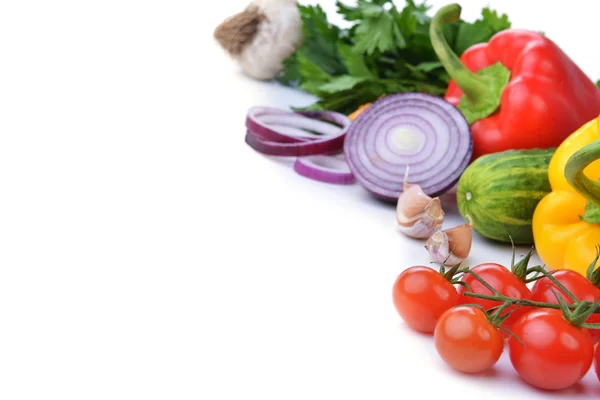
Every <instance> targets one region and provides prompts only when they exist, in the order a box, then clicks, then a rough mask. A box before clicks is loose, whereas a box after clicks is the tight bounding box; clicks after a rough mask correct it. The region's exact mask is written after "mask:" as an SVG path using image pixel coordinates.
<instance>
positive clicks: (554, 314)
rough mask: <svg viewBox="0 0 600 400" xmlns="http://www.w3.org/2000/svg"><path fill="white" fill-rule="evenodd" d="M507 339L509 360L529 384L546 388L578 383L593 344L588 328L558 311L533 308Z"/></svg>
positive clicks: (590, 356) (591, 355)
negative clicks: (575, 322) (580, 326)
mask: <svg viewBox="0 0 600 400" xmlns="http://www.w3.org/2000/svg"><path fill="white" fill-rule="evenodd" d="M512 332H513V333H514V334H515V335H516V336H517V337H518V338H519V339H521V341H522V342H523V343H524V345H525V346H523V345H522V344H520V343H519V342H518V341H517V340H515V338H513V337H510V338H509V339H508V349H509V352H510V361H511V362H512V365H513V367H514V368H515V370H516V371H517V373H518V374H519V375H520V376H521V378H523V380H525V381H526V382H527V383H529V384H530V385H532V386H535V387H538V388H540V389H546V390H561V389H566V388H568V387H570V386H572V385H574V384H576V383H577V382H579V381H580V380H581V379H582V378H583V377H584V375H585V374H586V373H587V372H588V370H589V369H590V367H591V365H592V361H593V358H594V343H593V341H592V337H591V336H590V333H589V332H588V331H587V329H583V328H579V327H576V326H574V325H572V324H570V323H569V322H567V320H565V319H564V318H563V316H562V314H561V312H560V311H558V310H551V309H536V310H534V311H531V312H529V313H527V314H525V315H524V316H523V317H521V318H520V319H519V320H518V321H517V322H515V324H514V325H513V326H512Z"/></svg>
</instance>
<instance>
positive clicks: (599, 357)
mask: <svg viewBox="0 0 600 400" xmlns="http://www.w3.org/2000/svg"><path fill="white" fill-rule="evenodd" d="M595 364H596V376H597V377H598V380H600V346H596V356H595Z"/></svg>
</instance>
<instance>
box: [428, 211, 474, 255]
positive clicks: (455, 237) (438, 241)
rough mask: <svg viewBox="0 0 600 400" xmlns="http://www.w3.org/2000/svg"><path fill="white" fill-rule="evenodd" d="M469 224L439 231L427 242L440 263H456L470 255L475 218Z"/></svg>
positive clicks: (469, 218)
mask: <svg viewBox="0 0 600 400" xmlns="http://www.w3.org/2000/svg"><path fill="white" fill-rule="evenodd" d="M467 218H468V220H469V223H468V224H464V225H460V226H457V227H454V228H450V229H446V230H443V231H437V232H435V233H434V234H433V235H431V237H430V238H429V240H427V243H426V244H425V248H426V249H427V250H428V251H429V254H430V255H431V257H433V259H434V260H435V261H436V262H438V263H443V264H444V265H456V264H458V263H460V262H462V261H463V260H464V259H465V258H467V257H468V256H469V253H470V252H471V244H472V243H473V220H472V219H471V217H469V216H468V215H467Z"/></svg>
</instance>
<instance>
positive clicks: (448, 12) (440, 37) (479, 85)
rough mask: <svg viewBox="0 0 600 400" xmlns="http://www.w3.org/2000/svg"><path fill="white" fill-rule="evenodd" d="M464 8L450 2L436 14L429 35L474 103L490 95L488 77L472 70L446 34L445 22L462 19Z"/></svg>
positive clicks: (468, 98) (467, 96)
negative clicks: (458, 54) (449, 41)
mask: <svg viewBox="0 0 600 400" xmlns="http://www.w3.org/2000/svg"><path fill="white" fill-rule="evenodd" d="M461 11H462V8H461V6H460V5H458V4H449V5H447V6H445V7H442V8H440V10H439V11H438V12H437V13H436V14H435V16H434V17H433V19H432V21H431V25H430V28H429V29H430V32H429V36H430V37H431V44H432V45H433V49H434V50H435V52H436V54H437V56H438V58H439V59H440V61H441V63H442V64H443V65H444V68H445V69H446V71H447V72H448V75H450V77H451V78H452V79H454V81H455V82H456V84H457V85H458V86H459V87H460V88H461V90H462V91H463V93H464V94H465V96H466V98H467V100H468V101H469V102H470V103H472V104H475V103H478V102H483V101H486V99H487V98H488V97H489V96H488V87H489V85H488V82H487V80H488V79H487V78H486V77H483V76H479V75H477V74H475V73H473V72H471V71H470V70H469V69H468V68H467V67H466V66H465V65H464V64H463V63H462V62H461V61H460V58H458V56H457V55H456V54H455V53H454V51H452V48H451V47H450V45H449V44H448V41H447V40H446V37H445V36H444V30H443V27H444V24H445V23H451V22H456V21H458V20H459V19H460V13H461Z"/></svg>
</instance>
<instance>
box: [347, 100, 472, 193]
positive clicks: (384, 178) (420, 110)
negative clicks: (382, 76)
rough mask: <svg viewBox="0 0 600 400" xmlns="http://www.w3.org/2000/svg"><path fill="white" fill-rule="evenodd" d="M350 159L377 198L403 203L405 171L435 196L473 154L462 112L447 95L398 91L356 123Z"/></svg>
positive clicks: (449, 184)
mask: <svg viewBox="0 0 600 400" xmlns="http://www.w3.org/2000/svg"><path fill="white" fill-rule="evenodd" d="M344 153H345V155H346V161H347V162H348V166H349V167H350V169H351V171H352V173H353V174H354V176H355V177H356V179H357V180H358V182H359V183H361V184H362V185H363V186H364V187H365V188H366V189H367V190H368V191H370V192H371V193H373V194H374V195H375V196H377V197H379V198H381V199H383V200H386V201H390V202H396V201H398V198H399V197H400V194H401V193H402V190H403V187H404V182H403V179H404V174H405V172H406V168H407V167H408V166H410V183H413V184H419V185H420V186H421V188H422V189H423V192H425V193H426V194H428V195H429V196H432V197H435V196H437V195H439V194H442V193H443V192H445V191H446V190H448V189H450V188H451V187H452V186H453V185H454V184H455V183H456V182H457V181H458V179H459V177H460V175H461V174H462V172H463V171H464V170H465V168H466V167H467V165H468V164H469V161H470V160H471V156H472V155H473V139H472V137H471V131H470V129H469V124H468V123H467V121H466V120H465V118H464V116H463V115H462V113H461V112H460V111H459V110H458V109H457V108H456V107H454V106H453V105H452V104H450V103H448V102H447V101H445V100H443V99H442V98H439V97H435V96H431V95H428V94H424V93H399V94H394V95H390V96H387V97H385V98H383V99H381V100H378V101H376V102H375V103H373V104H372V105H371V106H370V107H369V108H367V109H366V110H365V111H364V112H363V113H362V114H361V115H360V116H359V117H358V118H357V119H356V120H355V121H354V123H353V124H352V126H351V127H350V129H349V130H348V134H347V135H346V140H345V143H344Z"/></svg>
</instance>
